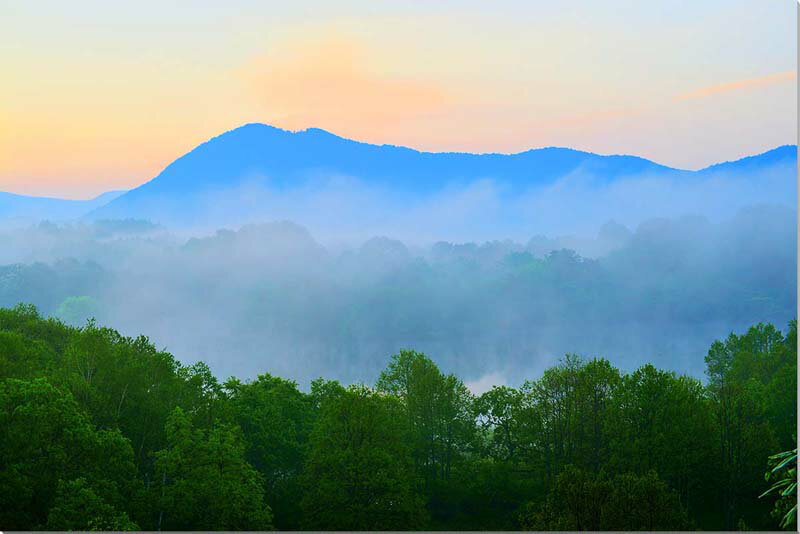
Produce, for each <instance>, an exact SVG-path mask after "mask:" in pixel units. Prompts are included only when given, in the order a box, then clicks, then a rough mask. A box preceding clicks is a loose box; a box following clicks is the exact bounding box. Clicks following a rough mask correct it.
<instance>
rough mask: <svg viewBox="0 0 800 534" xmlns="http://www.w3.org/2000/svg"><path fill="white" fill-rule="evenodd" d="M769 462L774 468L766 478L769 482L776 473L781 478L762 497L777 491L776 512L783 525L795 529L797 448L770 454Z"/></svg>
mask: <svg viewBox="0 0 800 534" xmlns="http://www.w3.org/2000/svg"><path fill="white" fill-rule="evenodd" d="M769 463H770V466H771V467H772V469H771V470H770V471H767V473H766V474H765V475H764V479H765V480H766V481H767V482H769V480H770V479H771V478H773V477H774V476H775V475H778V476H779V477H780V478H778V480H776V481H775V482H774V483H773V484H772V486H770V488H769V489H768V490H767V491H765V492H764V493H762V494H761V495H760V497H764V496H766V495H769V494H771V493H777V494H778V502H776V503H775V512H777V515H778V516H779V517H780V520H781V527H783V528H791V529H794V528H795V527H796V526H797V525H796V523H797V448H795V449H793V450H791V451H786V452H781V453H778V454H774V455H772V456H770V457H769ZM784 509H786V510H784Z"/></svg>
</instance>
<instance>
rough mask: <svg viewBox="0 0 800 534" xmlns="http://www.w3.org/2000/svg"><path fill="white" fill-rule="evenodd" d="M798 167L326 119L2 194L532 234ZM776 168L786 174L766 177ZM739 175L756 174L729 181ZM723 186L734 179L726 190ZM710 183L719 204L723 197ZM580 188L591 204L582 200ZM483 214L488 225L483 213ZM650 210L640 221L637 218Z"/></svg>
mask: <svg viewBox="0 0 800 534" xmlns="http://www.w3.org/2000/svg"><path fill="white" fill-rule="evenodd" d="M796 165H797V147H796V146H782V147H778V148H776V149H774V150H770V151H768V152H765V153H763V154H759V155H756V156H751V157H746V158H743V159H740V160H737V161H732V162H725V163H720V164H717V165H712V166H710V167H707V168H705V169H702V170H699V171H686V170H680V169H674V168H670V167H666V166H663V165H659V164H657V163H654V162H652V161H649V160H646V159H643V158H639V157H635V156H624V155H612V156H603V155H598V154H593V153H590V152H582V151H579V150H573V149H569V148H557V147H549V148H540V149H534V150H528V151H525V152H520V153H517V154H469V153H458V152H440V153H433V152H421V151H418V150H413V149H410V148H405V147H400V146H392V145H373V144H369V143H363V142H358V141H353V140H350V139H345V138H343V137H339V136H337V135H334V134H332V133H330V132H327V131H325V130H321V129H318V128H309V129H307V130H302V131H297V132H291V131H287V130H282V129H280V128H275V127H272V126H268V125H265V124H247V125H245V126H242V127H239V128H236V129H234V130H231V131H228V132H225V133H223V134H222V135H219V136H217V137H214V138H213V139H210V140H209V141H207V142H205V143H203V144H201V145H199V146H198V147H196V148H195V149H194V150H192V151H191V152H189V153H187V154H185V155H183V156H182V157H180V158H178V159H177V160H175V161H174V162H172V163H171V164H170V165H169V166H167V167H166V168H165V169H164V170H163V171H162V172H161V173H160V174H159V175H158V176H156V177H155V178H153V179H152V180H150V181H149V182H147V183H145V184H143V185H141V186H139V187H137V188H134V189H132V190H130V191H127V192H121V193H120V192H113V193H106V194H104V195H101V196H100V197H97V198H95V199H93V200H91V201H71V200H59V199H39V198H32V197H21V196H19V195H10V194H0V218H5V219H9V218H18V219H19V218H23V219H25V220H27V219H30V218H49V219H53V220H60V219H69V218H76V217H81V216H85V217H86V218H88V219H90V220H97V219H128V218H134V219H149V220H151V221H152V222H155V223H162V224H167V225H174V226H192V227H203V226H204V227H208V228H216V227H220V226H227V225H230V224H234V225H235V224H239V223H243V222H257V221H259V220H262V221H263V220H277V219H289V220H293V221H295V222H298V223H301V224H309V225H310V226H311V227H314V228H315V229H320V228H323V227H326V226H328V225H330V224H332V223H341V222H342V220H344V219H348V223H347V224H348V225H349V228H350V229H351V230H352V229H354V228H358V227H360V228H367V227H369V228H371V229H373V230H375V231H385V232H390V233H392V232H395V231H396V230H397V228H398V224H399V223H397V224H396V221H395V223H392V224H389V223H388V222H387V220H388V218H389V217H395V219H399V218H401V217H407V218H409V220H411V219H413V221H414V222H415V223H416V224H417V225H418V226H419V227H421V228H425V227H426V226H427V228H428V229H431V228H432V227H433V226H436V225H435V224H432V223H431V217H433V215H432V213H435V214H437V216H439V218H438V219H437V221H438V223H437V224H438V226H439V227H441V226H442V225H446V224H451V223H452V222H455V221H457V220H462V221H463V220H467V219H471V220H473V226H475V225H478V224H481V225H483V227H484V228H485V227H486V223H488V224H495V221H498V220H499V219H498V217H499V216H502V217H503V218H504V224H505V228H506V229H508V228H511V227H513V226H514V225H517V226H518V227H519V222H520V221H523V220H525V221H527V223H526V224H527V225H528V226H529V227H532V231H533V230H536V231H541V228H540V226H541V223H542V221H543V219H544V218H545V217H549V219H551V220H552V219H553V218H554V217H555V218H556V219H560V218H561V217H563V216H564V215H566V214H567V213H578V214H580V216H581V217H587V216H589V215H590V214H594V215H593V216H594V217H595V218H597V219H598V221H599V222H598V221H595V222H598V224H601V223H602V221H604V220H608V219H610V218H618V219H619V218H620V215H619V214H620V213H623V212H625V210H627V211H628V212H631V210H630V209H629V208H630V204H631V202H633V203H634V204H638V205H640V206H644V205H648V206H653V207H658V208H664V207H667V206H668V205H671V206H672V207H674V209H672V210H670V209H661V210H660V212H661V213H656V212H657V211H659V210H655V211H653V210H650V211H652V213H650V212H648V213H649V215H664V216H671V215H679V214H680V212H681V211H686V210H689V211H692V212H697V213H702V212H707V213H708V214H711V215H716V214H717V213H718V212H719V213H721V212H723V211H725V212H727V211H731V210H734V209H735V208H736V207H737V206H739V207H740V206H741V205H743V204H745V203H747V202H750V203H763V202H767V203H771V202H783V203H785V199H787V198H791V199H793V198H794V193H793V191H796V189H795V180H796V176H797V174H796ZM769 169H780V172H779V173H771V174H770V175H769V176H767V175H763V176H756V173H759V172H761V171H765V170H769ZM728 175H730V176H731V177H734V176H735V177H738V178H742V177H744V179H743V180H741V179H740V180H738V181H736V180H727V178H728ZM720 176H721V177H722V182H720V181H719V178H720ZM655 178H658V179H661V184H660V186H659V187H657V188H653V187H651V186H652V185H653V183H654V180H653V179H655ZM665 178H666V180H664V179H665ZM704 178H712V179H714V180H715V182H714V186H713V189H707V188H700V189H698V187H699V186H698V183H699V181H700V182H702V180H703V179H704ZM670 180H672V181H670ZM726 180H727V181H726ZM734 181H736V182H737V183H736V184H735V185H734V184H733V182H734ZM564 183H568V186H564V185H563V184H564ZM720 183H723V184H731V185H730V186H725V187H723V188H722V189H723V191H720ZM576 184H577V185H576ZM631 184H634V186H633V187H632V186H631ZM679 189H680V190H679ZM707 190H708V191H710V192H711V195H712V197H713V198H711V199H710V200H711V201H714V198H716V199H717V200H716V202H717V204H719V206H720V207H719V209H716V208H714V209H712V208H711V207H709V205H708V201H709V200H708V199H709V198H710V197H709V193H708V192H706V191H707ZM753 191H755V193H753ZM718 192H720V193H722V194H717V193H718ZM544 193H547V194H544ZM600 193H605V194H600ZM575 198H581V199H585V201H583V202H582V203H575V202H573V201H572V200H573V199H575ZM536 199H538V201H536ZM564 199H567V200H564ZM531 200H534V201H531ZM593 203H594V204H597V205H593ZM669 203H672V204H669ZM568 205H571V206H572V207H570V208H568V207H567V206H568ZM687 206H688V207H687ZM492 209H494V210H495V211H494V212H491V210H492ZM603 210H605V211H603ZM601 211H603V212H602V213H601ZM634 211H637V210H634ZM478 212H480V215H481V217H483V218H482V219H481V221H484V222H481V221H479V220H478V219H477V218H476V217H475V215H476V214H477V213H478ZM581 217H571V219H572V220H577V219H579V218H581ZM624 218H625V217H624V216H622V219H624ZM600 219H602V221H601V220H600ZM638 219H641V217H639V216H638V215H636V217H634V216H631V217H628V219H627V220H628V223H629V224H635V223H636V220H638ZM382 223H386V224H383V226H381V225H382ZM340 227H341V224H340ZM534 227H535V228H534ZM413 231H417V230H413Z"/></svg>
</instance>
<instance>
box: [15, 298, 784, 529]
mask: <svg viewBox="0 0 800 534" xmlns="http://www.w3.org/2000/svg"><path fill="white" fill-rule="evenodd" d="M796 350H797V326H796V322H795V321H791V322H790V323H789V324H788V327H787V329H786V330H785V333H784V332H782V331H781V330H779V329H777V328H776V327H775V326H773V325H771V324H764V323H759V324H757V325H755V326H753V327H752V328H749V329H748V330H747V331H745V332H742V333H740V334H733V333H731V334H730V335H728V336H727V337H725V338H723V339H720V340H718V341H715V342H713V343H712V344H711V346H710V348H708V349H707V351H706V356H705V362H706V373H705V377H704V378H703V379H702V380H701V379H700V377H699V376H698V377H692V376H689V375H683V374H676V373H675V372H672V371H666V370H661V369H658V368H656V367H654V366H653V365H649V364H646V365H643V366H640V367H639V368H637V369H635V370H632V371H630V372H623V371H621V370H620V369H619V368H617V367H616V366H614V365H613V364H612V363H611V362H610V361H609V360H607V359H603V358H581V357H579V356H576V355H571V354H568V355H566V356H565V357H563V358H562V359H561V361H560V362H558V363H557V364H556V365H554V366H552V367H549V368H547V369H546V370H544V372H543V373H542V374H540V375H538V376H537V375H527V376H524V377H523V378H524V381H523V382H522V384H521V385H520V386H519V387H508V386H498V387H494V388H492V389H490V390H489V391H487V392H485V393H483V394H481V395H474V394H472V393H470V391H469V390H468V389H467V388H466V387H465V385H464V383H463V382H462V380H461V379H459V378H458V377H457V376H456V375H454V374H448V373H445V372H443V371H442V370H440V369H439V367H438V366H437V364H436V363H435V361H434V359H432V358H431V357H429V356H428V355H426V354H423V353H421V352H415V351H410V350H409V351H401V352H398V353H396V354H394V355H393V356H391V357H388V358H387V359H386V360H384V363H385V368H384V370H383V371H382V372H381V373H380V376H379V377H378V378H377V380H376V381H375V382H374V385H369V384H354V385H351V386H343V385H341V384H340V383H339V382H337V381H335V380H334V381H331V380H325V379H318V380H315V381H313V382H312V383H311V384H310V387H309V388H300V387H298V385H297V383H295V382H293V381H288V380H284V379H282V378H278V377H276V376H272V375H270V374H261V375H259V376H258V377H257V378H254V379H249V380H244V381H240V380H237V379H233V378H231V379H228V380H226V381H225V382H220V381H219V380H218V379H217V378H216V377H215V376H214V375H213V374H212V373H211V372H210V370H209V368H208V367H207V366H206V365H204V364H202V363H197V364H192V365H184V364H181V363H179V362H178V361H177V360H175V358H174V357H173V356H172V355H171V354H169V353H167V352H163V351H159V350H157V349H156V348H155V347H154V346H153V345H152V343H150V341H149V340H148V339H147V338H145V337H138V338H129V337H124V336H121V335H120V334H119V333H117V332H116V331H115V330H113V329H110V328H106V327H99V326H97V325H96V324H95V323H93V322H88V323H87V324H85V325H84V326H82V327H73V326H68V325H65V324H64V323H62V322H60V321H58V320H56V319H52V318H49V319H48V318H44V317H42V316H41V315H40V314H39V313H38V311H37V310H36V309H35V308H34V307H32V306H29V305H19V306H17V307H15V308H13V309H0V426H2V428H3V432H2V433H0V483H2V487H3V488H4V491H3V492H0V527H2V528H3V529H8V530H29V529H56V530H69V529H76V530H84V529H101V530H129V529H137V528H138V529H145V530H155V529H158V528H161V529H173V530H181V529H199V530H217V529H220V530H237V529H243V530H253V529H269V528H272V527H274V528H279V529H298V528H302V529H306V528H307V529H317V530H318V529H333V530H335V529H365V530H376V529H417V528H425V529H453V530H458V529H472V530H481V529H495V530H502V529H517V528H522V529H555V530H557V529H567V530H576V529H593V530H597V529H599V530H604V529H610V530H641V529H644V530H662V529H664V530H680V529H691V528H700V529H714V530H720V529H724V530H728V529H743V528H752V529H774V528H777V526H778V524H779V522H780V521H781V517H782V516H783V514H784V513H785V511H786V510H787V509H788V508H787V506H786V501H783V500H778V501H777V504H776V501H775V500H774V499H772V498H759V495H760V494H762V493H763V492H764V491H766V490H767V489H768V487H769V486H770V485H771V483H772V482H770V481H765V479H764V473H765V471H767V470H768V469H770V468H771V467H772V466H774V462H773V463H772V464H771V465H770V464H768V462H769V457H770V456H771V455H773V454H774V453H777V452H780V451H783V450H789V449H792V448H794V447H796V437H795V436H796V400H797V397H796V392H797V383H796V376H797V374H796V373H797V368H796V366H797V357H796V354H797V352H796ZM431 356H434V355H431ZM697 357H698V358H702V357H703V355H702V354H699V355H697ZM786 527H787V528H794V523H792V522H789V523H787V524H786Z"/></svg>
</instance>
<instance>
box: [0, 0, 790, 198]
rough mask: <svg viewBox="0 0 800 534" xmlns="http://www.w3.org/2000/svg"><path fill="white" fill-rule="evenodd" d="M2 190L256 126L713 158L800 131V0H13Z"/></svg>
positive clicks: (679, 161)
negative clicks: (799, 91) (799, 41)
mask: <svg viewBox="0 0 800 534" xmlns="http://www.w3.org/2000/svg"><path fill="white" fill-rule="evenodd" d="M0 69H1V71H0V72H2V73H3V76H2V83H0V191H8V192H14V193H20V194H29V195H38V196H58V197H64V198H89V197H92V196H94V195H97V194H99V193H102V192H104V191H109V190H116V189H127V188H131V187H135V186H137V185H139V184H141V183H144V182H146V181H148V180H150V179H152V178H153V177H155V176H156V175H157V174H158V173H159V172H160V171H161V170H162V169H163V168H164V167H165V166H166V165H168V164H169V163H170V162H172V161H173V160H174V159H176V158H177V157H179V156H180V155H182V154H184V153H185V152H187V151H189V150H191V149H192V148H194V147H195V146H196V145H198V144H200V143H202V142H204V141H206V140H208V139H209V138H211V137H214V136H216V135H219V134H220V133H222V132H224V131H227V130H230V129H233V128H235V127H237V126H240V125H242V124H246V123H251V122H263V123H267V124H272V125H275V126H279V127H282V128H287V129H292V130H296V129H304V128H308V127H318V128H324V129H326V130H329V131H331V132H333V133H336V134H338V135H341V136H343V137H348V138H352V139H357V140H361V141H367V142H371V143H379V144H380V143H389V144H396V145H404V146H410V147H413V148H417V149H420V150H430V151H468V152H503V153H513V152H519V151H523V150H527V149H530V148H538V147H545V146H566V147H571V148H576V149H581V150H588V151H591V152H596V153H600V154H633V155H637V156H641V157H645V158H648V159H651V160H653V161H656V162H658V163H662V164H665V165H669V166H673V167H679V168H686V169H697V168H702V167H704V166H707V165H710V164H712V163H717V162H720V161H727V160H733V159H737V158H740V157H743V156H747V155H752V154H756V153H760V152H763V151H765V150H769V149H771V148H774V147H776V146H778V145H783V144H792V143H796V142H797V3H796V2H795V1H794V0H703V1H702V2H698V1H696V0H649V1H647V2H643V1H641V0H603V1H597V0H573V1H570V2H553V1H551V0H525V1H503V0H498V1H494V2H485V1H481V2H478V1H471V0H459V1H449V0H443V1H438V2H423V1H417V0H404V1H403V2H396V1H393V2H381V1H377V0H373V1H371V2H366V1H360V2H355V1H352V0H337V1H336V2H333V1H330V0H328V1H324V2H322V1H300V0H297V1H292V2H285V1H281V2H271V1H263V0H261V1H258V0H229V1H226V2H219V1H208V0H173V1H167V0H159V1H151V0H140V1H138V2H124V3H123V2H107V1H101V0H77V1H75V2H63V1H61V0H39V1H37V2H28V1H24V0H13V1H11V0H0Z"/></svg>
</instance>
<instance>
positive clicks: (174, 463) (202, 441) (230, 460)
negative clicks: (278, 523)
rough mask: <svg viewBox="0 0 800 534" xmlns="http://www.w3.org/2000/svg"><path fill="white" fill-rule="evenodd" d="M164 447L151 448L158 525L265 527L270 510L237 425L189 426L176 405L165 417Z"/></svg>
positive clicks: (269, 523) (166, 527) (163, 527)
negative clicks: (247, 458)
mask: <svg viewBox="0 0 800 534" xmlns="http://www.w3.org/2000/svg"><path fill="white" fill-rule="evenodd" d="M166 434H167V447H166V448H165V449H163V450H161V451H158V452H157V453H156V459H155V467H154V472H155V476H156V483H155V484H153V486H152V489H151V491H152V495H153V497H154V500H155V502H156V503H157V505H156V506H157V510H158V512H157V515H156V517H155V518H154V519H153V521H154V526H155V527H156V528H157V529H159V530H269V529H271V528H272V513H271V511H270V508H269V506H268V505H267V504H266V502H265V501H264V489H263V486H262V483H261V480H260V476H259V474H258V472H256V470H255V469H253V467H252V466H250V464H248V463H247V461H246V460H245V457H244V455H245V450H244V449H245V448H244V444H243V443H242V440H241V438H240V436H239V431H238V429H237V428H232V427H229V426H225V425H218V426H215V427H213V428H211V429H209V430H203V429H196V428H194V426H193V424H192V421H191V419H190V417H189V416H188V414H187V413H186V412H184V411H183V410H182V409H180V408H175V410H174V411H173V412H172V414H171V415H170V417H169V418H168V419H167V429H166Z"/></svg>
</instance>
